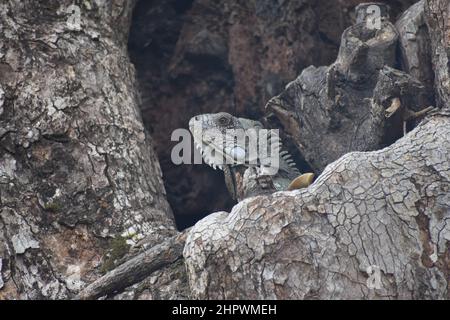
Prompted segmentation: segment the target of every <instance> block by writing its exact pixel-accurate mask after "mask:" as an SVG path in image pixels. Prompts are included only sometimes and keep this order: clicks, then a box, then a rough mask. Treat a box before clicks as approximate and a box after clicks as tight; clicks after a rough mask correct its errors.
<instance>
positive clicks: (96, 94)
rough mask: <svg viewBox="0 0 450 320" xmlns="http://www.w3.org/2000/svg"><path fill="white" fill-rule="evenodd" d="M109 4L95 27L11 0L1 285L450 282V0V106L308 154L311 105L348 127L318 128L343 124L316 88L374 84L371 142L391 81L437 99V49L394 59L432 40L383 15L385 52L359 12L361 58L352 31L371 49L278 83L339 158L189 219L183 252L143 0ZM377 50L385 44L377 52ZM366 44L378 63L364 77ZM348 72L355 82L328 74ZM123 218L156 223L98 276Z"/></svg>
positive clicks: (170, 289) (312, 286)
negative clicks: (142, 109) (399, 129)
mask: <svg viewBox="0 0 450 320" xmlns="http://www.w3.org/2000/svg"><path fill="white" fill-rule="evenodd" d="M98 3H102V2H95V4H93V3H91V2H90V1H86V2H84V4H83V6H82V7H81V13H82V25H81V26H78V25H77V23H76V20H71V19H69V18H70V17H71V15H72V14H73V13H69V14H67V13H64V10H63V11H62V9H61V8H66V6H65V3H64V2H59V3H58V4H56V3H55V4H54V5H51V4H50V5H48V4H42V3H41V2H39V3H35V2H33V1H20V2H19V1H14V0H9V1H7V2H3V3H2V4H1V5H0V15H1V19H0V26H1V30H2V33H1V36H2V42H1V43H0V71H1V73H0V124H1V125H0V147H1V148H0V208H1V211H0V299H5V298H6V299H7V298H10V299H11V298H51V299H55V298H68V297H73V296H74V294H75V293H77V292H79V290H80V289H81V288H83V287H84V288H85V289H84V290H83V291H82V292H81V293H80V295H79V296H78V298H97V297H101V296H104V295H107V296H108V297H112V298H114V299H138V298H140V299H164V298H180V297H181V298H209V299H211V298H229V299H238V298H257V299H267V298H276V299H295V298H299V299H325V298H330V299H341V298H357V299H367V298H382V299H391V298H392V299H394V298H415V299H420V298H427V299H429V298H446V299H449V298H450V297H449V277H450V271H449V270H450V267H449V265H450V245H449V243H450V242H449V241H450V225H449V222H450V208H449V203H450V198H449V195H450V192H449V188H450V168H449V160H450V159H449V154H448V150H450V138H449V137H450V134H449V133H450V132H449V130H450V129H449V128H450V126H449V121H450V117H449V112H448V111H445V109H446V108H448V106H449V99H448V96H449V94H448V92H449V90H448V83H449V82H448V30H449V29H448V6H446V5H448V2H447V1H444V0H429V1H427V2H426V3H425V4H424V10H425V13H424V14H425V21H426V25H427V29H428V30H429V32H430V36H429V40H430V43H431V48H432V50H431V52H430V53H431V59H430V61H432V66H433V70H434V71H435V74H434V78H435V83H434V86H435V89H436V100H437V102H438V106H439V107H441V108H442V109H444V111H441V112H436V113H434V114H433V115H429V116H428V117H427V118H426V120H425V121H423V122H422V123H421V124H420V125H419V126H418V127H416V128H415V129H414V130H413V131H412V132H410V133H409V134H408V135H407V136H405V137H403V138H401V139H400V140H398V141H397V142H395V143H394V144H392V145H391V146H389V147H387V148H384V149H381V150H379V151H373V152H351V153H348V154H346V155H344V156H343V157H341V158H339V157H340V156H341V155H342V154H344V153H347V152H349V151H354V150H350V149H345V148H341V149H339V148H336V150H331V149H332V148H331V149H330V148H327V147H326V146H327V144H325V145H324V146H325V147H322V148H321V150H322V151H321V152H319V153H317V154H311V156H310V157H306V152H305V148H308V144H305V141H307V140H305V141H303V140H302V139H304V138H305V137H304V135H303V134H301V133H300V132H299V131H295V130H296V127H299V118H298V117H297V115H298V114H300V115H301V117H303V119H304V122H305V123H306V125H309V126H310V127H313V128H314V129H315V130H318V131H319V132H316V135H317V136H319V135H321V137H323V140H324V141H326V140H327V139H330V141H331V142H330V143H332V144H331V145H333V143H336V140H334V142H333V140H331V139H332V138H331V137H329V136H327V134H329V132H328V130H324V131H323V132H320V130H322V129H324V128H326V127H327V125H328V124H327V125H323V124H321V123H320V122H319V123H318V124H314V123H313V122H310V121H309V120H314V118H313V117H314V114H311V115H307V114H306V113H307V112H303V110H301V111H302V112H303V114H302V112H298V111H299V106H305V100H309V101H310V102H309V103H310V104H312V105H318V106H319V107H320V108H322V106H326V107H328V109H325V112H328V114H332V113H333V112H336V110H338V109H339V110H342V109H345V108H346V107H347V108H348V107H349V106H350V107H352V106H356V105H357V103H355V102H354V100H358V101H357V102H358V103H359V102H360V103H361V106H362V107H361V110H351V111H354V112H356V114H357V115H358V116H357V117H355V118H356V119H358V120H361V119H365V118H364V117H363V115H365V114H367V113H368V112H370V114H371V117H372V119H371V124H372V125H373V126H367V125H366V124H364V122H363V124H364V126H365V129H366V130H368V132H369V131H370V130H373V131H370V132H371V134H369V135H362V136H360V137H359V138H360V140H359V141H361V147H360V148H357V150H359V149H360V150H367V149H379V148H380V147H381V146H382V143H383V141H382V140H383V138H382V136H383V135H387V132H388V131H386V130H388V129H389V126H388V125H387V124H386V122H385V121H386V120H385V119H384V118H383V117H382V115H383V112H384V110H385V109H386V108H387V107H388V106H389V105H388V102H390V101H391V98H392V97H394V96H396V95H398V94H399V93H403V96H402V97H401V98H402V102H406V104H408V107H410V108H412V109H413V110H416V111H419V110H421V109H422V108H423V107H425V106H426V105H425V104H426V103H428V102H427V99H429V97H427V95H428V94H429V92H428V90H427V89H423V86H422V83H420V81H422V82H426V81H427V80H425V79H429V78H427V77H424V78H421V75H423V74H426V70H427V69H426V68H427V65H426V64H424V65H420V66H419V68H420V70H419V71H421V72H418V73H414V72H415V70H416V69H415V68H410V69H409V70H408V69H407V68H406V67H405V70H404V71H406V72H402V71H398V70H395V69H393V68H391V67H396V66H397V65H398V63H399V62H402V63H405V65H407V64H406V62H408V63H410V65H411V61H413V59H410V58H411V57H412V58H413V57H414V55H416V56H419V55H421V54H422V51H420V50H419V49H420V48H415V47H414V46H410V47H409V48H406V47H407V45H408V44H406V45H405V43H407V42H402V41H403V40H404V39H406V38H405V37H404V35H405V34H404V33H402V32H401V31H400V32H399V34H396V31H395V29H394V26H393V24H391V23H389V22H387V21H385V22H384V23H383V32H384V33H382V34H381V36H380V37H379V39H378V40H376V41H371V42H370V43H369V45H368V48H369V49H374V50H375V51H372V52H371V51H370V50H368V51H366V49H367V47H364V44H361V43H358V41H357V38H358V32H360V31H361V29H358V27H355V28H352V29H351V30H349V31H348V32H347V33H346V37H347V38H345V37H344V40H349V41H348V42H347V44H351V45H353V48H359V49H360V50H355V53H356V54H355V55H354V56H353V57H351V56H352V55H351V53H352V50H351V47H347V48H343V49H342V51H341V55H340V57H341V58H342V57H343V56H344V57H350V58H355V60H353V62H356V63H355V64H352V63H350V64H346V61H350V60H351V59H347V60H346V59H341V60H338V63H336V65H335V66H334V68H326V67H322V68H316V69H314V68H308V69H306V70H305V72H304V74H303V79H306V80H307V81H305V82H301V81H302V80H301V79H302V77H300V79H297V80H298V81H297V80H296V82H294V83H293V85H291V88H290V90H291V91H289V88H288V90H287V91H286V92H285V93H284V94H282V96H281V97H279V98H280V99H282V98H283V97H284V98H286V99H285V100H286V102H285V103H284V105H282V107H283V108H285V107H286V106H290V107H292V110H288V111H287V112H286V110H282V109H278V110H272V112H274V114H276V117H278V120H279V121H280V123H281V124H282V125H283V126H284V128H285V130H286V132H287V133H289V134H291V136H292V138H293V139H294V141H296V142H297V146H298V147H299V149H300V150H301V151H302V153H303V155H304V156H305V158H306V159H307V160H308V162H310V164H311V166H312V167H314V168H315V169H316V171H323V174H322V175H321V176H320V177H319V178H318V180H317V181H316V182H315V183H314V184H313V185H312V186H310V187H309V188H308V189H305V190H300V191H292V192H279V193H276V194H273V195H269V196H260V197H255V198H250V199H246V200H245V201H243V202H241V203H239V204H238V205H237V206H235V207H234V208H233V210H232V212H231V213H226V212H219V213H215V214H212V215H210V216H208V217H207V218H205V219H204V220H202V221H200V222H199V223H197V225H196V226H195V227H194V228H193V229H191V230H189V231H187V239H186V245H185V246H184V248H183V249H184V252H183V257H184V259H179V258H181V248H182V247H183V241H184V238H183V236H184V235H181V236H180V235H178V236H175V237H174V238H171V237H172V236H173V235H174V234H175V231H174V227H173V221H172V219H171V214H170V210H169V208H168V205H167V203H166V201H165V199H164V191H163V190H164V188H163V186H162V183H161V173H160V170H159V166H158V162H157V160H156V157H155V155H154V154H153V152H152V148H151V145H152V144H151V141H150V140H149V139H150V138H149V137H148V136H147V135H146V133H145V131H144V129H143V127H142V124H141V121H140V115H139V112H138V111H137V105H138V97H137V94H136V91H135V90H136V89H135V88H136V85H135V82H134V71H133V68H132V67H131V65H130V64H129V62H128V58H127V54H126V45H125V44H126V33H127V31H128V25H129V19H130V14H131V10H132V7H133V3H131V2H128V1H121V0H119V1H115V2H114V5H112V4H111V5H108V4H105V5H104V7H103V6H101V7H98ZM69 4H71V3H69V1H67V3H66V5H67V6H68V5H69ZM416 17H417V16H416ZM68 19H69V20H68ZM404 19H405V18H404ZM99 21H100V23H99ZM411 21H412V23H413V24H414V26H413V28H416V27H417V26H418V25H419V24H420V25H421V26H423V21H422V20H420V19H419V18H418V19H416V20H414V19H412V20H411ZM68 22H69V23H68ZM18 25H20V28H19V27H17V26H18ZM396 25H397V28H399V27H398V25H399V24H396ZM419 29H420V28H419ZM414 30H416V29H414ZM419 34H420V32H419ZM416 36H417V34H416ZM397 38H398V39H399V40H400V42H402V45H403V46H405V48H404V50H403V57H402V59H403V60H402V61H396V57H395V55H394V53H395V47H396V45H397ZM352 41H354V42H352ZM420 41H422V40H420ZM424 41H426V40H424ZM363 42H364V41H363ZM374 43H375V44H376V45H375V46H372V47H371V45H373V44H374ZM344 45H345V44H344ZM346 49H350V50H347V51H345V50H346ZM349 53H350V54H349ZM379 53H382V55H380V54H379ZM377 55H378V57H380V56H381V57H383V59H382V60H378V59H372V58H373V57H376V56H377ZM364 59H367V61H369V62H371V63H373V64H371V65H370V66H369V68H368V69H367V70H369V71H370V72H366V75H367V76H368V77H366V78H363V79H362V78H360V76H361V75H362V76H364V74H362V73H361V69H360V68H361V67H362V65H361V64H359V63H358V62H361V61H364ZM339 62H340V63H339ZM428 65H429V64H428ZM358 67H359V68H358ZM363 69H364V68H363ZM408 73H409V74H408ZM336 75H338V76H337V77H336ZM411 75H413V76H415V77H417V78H418V80H419V81H418V80H417V79H414V78H413V77H412V76H411ZM339 78H341V80H345V81H349V82H352V81H353V83H352V86H345V85H344V86H343V87H339V86H335V87H333V86H330V85H329V84H332V82H329V80H330V79H339ZM345 81H342V83H344V82H345ZM299 82H300V85H299ZM324 83H325V84H326V85H324ZM303 84H306V86H304V85H303ZM359 84H362V85H361V86H358V85H359ZM425 87H426V86H425ZM317 89H323V90H317ZM323 92H326V93H327V95H325V96H324V95H323ZM297 94H298V95H297ZM299 97H302V99H298V98H299ZM330 97H331V98H333V99H331V98H330ZM296 99H298V100H296ZM365 99H369V100H365ZM311 101H313V102H311ZM419 101H424V102H423V103H422V102H419ZM319 102H320V103H319ZM368 102H370V103H368ZM414 102H415V103H414ZM306 104H308V103H306ZM272 107H274V109H276V107H277V104H274V105H272ZM350 109H351V108H350ZM359 112H360V113H361V114H359ZM338 113H339V112H338ZM305 114H306V115H305ZM352 114H355V113H352V112H348V113H341V115H344V117H343V118H341V119H338V118H336V117H335V118H334V121H330V124H331V126H330V127H329V128H331V129H332V130H331V131H333V130H336V129H339V126H336V124H342V123H343V122H344V125H343V126H341V127H340V128H341V129H342V128H344V129H345V130H344V131H339V130H336V131H335V132H334V136H335V139H338V138H337V137H338V136H340V134H341V133H342V132H344V136H345V135H347V137H349V136H350V137H351V138H352V139H355V137H356V138H358V136H357V135H356V136H355V135H354V133H352V132H354V131H352V130H354V129H355V123H357V122H355V121H352V120H354V119H352V118H351V117H349V115H350V116H351V115H352ZM335 116H336V114H335ZM269 120H270V117H269ZM328 120H330V119H328ZM331 120H333V119H331ZM337 120H339V121H337ZM345 121H348V122H345ZM376 124H381V126H379V127H378V126H376ZM362 126H363V125H362V124H359V125H357V126H356V128H359V127H362ZM394 127H395V125H394ZM289 128H293V129H292V130H291V131H289ZM372 133H373V134H372ZM330 136H331V135H330ZM370 136H372V137H375V138H376V139H378V140H376V141H373V140H367V138H368V137H369V138H370ZM394 137H395V138H398V137H399V136H395V135H394ZM313 138H314V137H312V138H311V139H313ZM295 139H297V140H295ZM356 140H357V139H356ZM367 141H369V142H370V143H369V144H368V143H367ZM309 143H310V142H309ZM318 143H319V144H320V143H323V142H322V141H318ZM305 145H306V146H305ZM311 145H312V144H309V146H311ZM328 145H330V144H328ZM336 145H338V146H339V143H336ZM341 145H342V144H341ZM302 148H303V149H302ZM316 150H319V148H317V149H316ZM330 150H331V151H333V152H334V153H333V154H331V156H329V157H328V158H327V159H326V160H324V157H326V156H327V154H326V153H327V152H329V151H330ZM338 158H339V159H338ZM335 159H338V160H337V161H335V162H333V161H334V160H335ZM314 161H316V162H314ZM329 163H331V164H329ZM325 166H327V167H326V168H325ZM117 235H121V236H122V237H123V238H124V239H127V240H128V241H131V242H137V241H139V240H140V239H141V238H142V237H145V241H143V242H141V243H145V245H144V248H142V249H141V250H142V251H140V252H134V253H132V254H130V255H129V256H128V255H127V256H125V258H124V259H123V260H121V261H120V262H119V263H121V264H120V265H119V266H118V267H116V268H114V269H113V270H111V271H110V272H108V273H107V274H106V275H104V276H103V277H99V274H98V269H99V267H100V265H101V264H102V257H104V254H105V253H107V252H108V251H109V249H110V248H109V247H108V246H109V244H108V242H107V240H106V239H108V238H110V237H112V236H117ZM180 237H181V238H180ZM167 238H169V240H166V242H162V243H161V240H163V239H167ZM174 239H181V241H174ZM172 241H174V242H173V243H172ZM157 243H159V245H156V246H154V245H155V244H157ZM136 250H139V245H138V246H137V247H136ZM166 253H170V255H168V256H165V254H166ZM153 258H155V259H153ZM370 267H372V270H380V272H381V273H380V276H381V277H380V281H381V283H380V288H379V289H375V290H374V289H369V287H368V286H367V280H368V279H369V274H368V273H370ZM95 280H97V281H95ZM88 283H91V285H89V286H87V284H88Z"/></svg>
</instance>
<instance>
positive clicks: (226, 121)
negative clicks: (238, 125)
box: [218, 116, 230, 126]
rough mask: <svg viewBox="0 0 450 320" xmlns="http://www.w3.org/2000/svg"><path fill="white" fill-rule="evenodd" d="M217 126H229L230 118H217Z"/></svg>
mask: <svg viewBox="0 0 450 320" xmlns="http://www.w3.org/2000/svg"><path fill="white" fill-rule="evenodd" d="M218 121H219V125H221V126H227V125H229V124H230V118H228V117H226V116H222V117H220V118H219V120H218Z"/></svg>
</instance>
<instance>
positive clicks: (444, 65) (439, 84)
mask: <svg viewBox="0 0 450 320" xmlns="http://www.w3.org/2000/svg"><path fill="white" fill-rule="evenodd" d="M425 12H426V21H427V25H428V28H429V30H430V38H431V48H432V61H433V70H434V74H435V77H434V79H435V85H436V95H437V103H438V106H439V107H443V108H447V109H448V108H450V73H449V72H450V2H449V1H448V0H428V1H427V2H426V5H425Z"/></svg>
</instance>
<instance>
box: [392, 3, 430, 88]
mask: <svg viewBox="0 0 450 320" xmlns="http://www.w3.org/2000/svg"><path fill="white" fill-rule="evenodd" d="M425 3H426V1H425V0H422V1H419V2H417V3H416V4H414V5H413V6H411V8H409V9H408V10H407V11H405V13H403V14H402V16H401V17H400V18H399V19H398V21H397V22H396V24H395V27H396V28H397V30H398V32H399V36H400V50H401V57H400V59H401V65H402V69H403V70H405V72H407V73H409V74H410V75H412V76H413V77H415V78H416V79H417V80H419V81H420V82H422V83H423V84H424V85H425V86H426V88H427V90H428V91H429V92H432V91H433V85H434V73H433V68H432V64H431V43H430V36H429V34H428V27H427V25H426V21H425Z"/></svg>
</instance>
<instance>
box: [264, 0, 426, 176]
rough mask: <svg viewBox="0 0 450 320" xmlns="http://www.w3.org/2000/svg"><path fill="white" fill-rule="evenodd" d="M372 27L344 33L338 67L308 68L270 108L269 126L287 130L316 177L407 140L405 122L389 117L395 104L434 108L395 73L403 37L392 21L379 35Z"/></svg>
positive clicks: (414, 84)
mask: <svg viewBox="0 0 450 320" xmlns="http://www.w3.org/2000/svg"><path fill="white" fill-rule="evenodd" d="M359 10H360V11H362V12H363V13H365V11H366V7H360V8H359ZM413 10H414V8H413ZM383 11H386V10H382V12H383ZM367 22H368V21H361V22H359V23H357V24H355V25H354V26H352V27H350V28H348V29H347V30H345V31H344V33H343V35H342V43H341V47H340V50H339V55H338V57H337V60H336V62H335V63H334V64H332V65H331V66H330V67H318V68H316V67H313V66H311V67H308V68H306V69H305V70H303V72H302V73H301V75H300V76H299V77H298V78H297V79H296V80H294V81H293V82H291V83H289V84H288V85H287V87H286V89H285V90H284V91H283V92H282V93H281V94H280V95H279V96H277V97H275V98H273V99H271V100H270V101H269V102H268V104H267V106H266V109H267V112H268V113H269V116H268V122H269V123H271V126H276V125H277V124H281V126H282V127H283V129H284V132H285V133H286V134H287V135H288V137H290V139H292V140H293V141H294V143H295V145H296V146H297V148H298V149H299V151H300V153H301V155H302V157H303V158H304V159H305V161H306V162H307V163H308V164H309V165H310V167H311V168H312V169H313V170H314V171H315V172H316V173H320V172H321V171H322V170H323V169H324V168H325V166H326V165H327V164H329V163H331V162H332V161H334V160H336V159H338V158H339V157H341V156H342V155H344V154H346V153H348V152H351V151H369V150H376V149H379V148H381V147H383V146H386V145H389V144H390V143H392V142H393V141H395V140H397V139H398V138H399V137H401V135H402V134H403V130H402V128H403V124H402V121H401V119H400V118H401V117H398V118H393V119H386V117H385V109H387V108H388V107H389V106H390V104H391V103H392V99H393V98H399V99H400V100H401V103H402V105H403V106H405V107H407V108H410V109H412V110H414V111H418V110H420V109H423V108H426V107H428V106H430V105H431V104H432V101H433V95H432V94H431V93H430V91H429V90H426V89H427V88H426V86H424V85H423V84H422V83H421V82H420V81H418V80H417V79H414V78H413V77H411V76H409V75H408V74H406V73H403V72H401V71H399V70H394V69H392V68H391V67H396V66H397V64H398V61H397V45H398V38H399V36H398V34H399V32H398V31H397V30H396V28H395V27H394V25H392V24H391V23H390V22H389V21H388V20H387V16H386V17H385V20H384V21H383V22H382V23H381V26H380V28H379V29H378V28H370V25H368V24H367ZM411 23H412V22H411ZM407 32H408V31H405V30H402V33H401V34H402V38H403V37H404V36H405V34H406V33H407ZM408 53H409V52H408ZM414 53H415V52H413V53H412V54H411V57H414ZM411 59H412V58H411ZM270 113H272V115H271V114H270ZM399 113H400V112H399Z"/></svg>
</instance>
